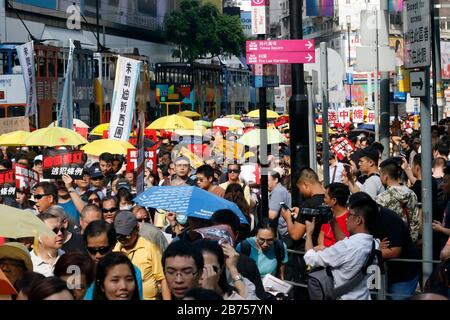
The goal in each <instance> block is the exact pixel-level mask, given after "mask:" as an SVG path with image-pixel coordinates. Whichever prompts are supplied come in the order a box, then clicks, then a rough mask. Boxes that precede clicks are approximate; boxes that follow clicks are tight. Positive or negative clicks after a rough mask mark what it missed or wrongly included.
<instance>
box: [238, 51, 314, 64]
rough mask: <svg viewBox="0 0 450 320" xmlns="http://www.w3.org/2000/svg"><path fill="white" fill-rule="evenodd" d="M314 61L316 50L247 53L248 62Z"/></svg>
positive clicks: (284, 62) (283, 62) (285, 62)
mask: <svg viewBox="0 0 450 320" xmlns="http://www.w3.org/2000/svg"><path fill="white" fill-rule="evenodd" d="M314 62H315V53H314V52H267V53H247V64H287V63H314Z"/></svg>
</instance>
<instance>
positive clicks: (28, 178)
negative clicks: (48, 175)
mask: <svg viewBox="0 0 450 320" xmlns="http://www.w3.org/2000/svg"><path fill="white" fill-rule="evenodd" d="M14 173H15V179H16V189H17V190H27V191H30V190H31V189H33V187H34V186H35V185H36V184H37V183H39V173H38V172H37V171H35V170H32V169H28V168H27V167H26V166H24V165H21V164H18V163H16V164H14Z"/></svg>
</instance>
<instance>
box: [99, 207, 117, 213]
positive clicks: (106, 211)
mask: <svg viewBox="0 0 450 320" xmlns="http://www.w3.org/2000/svg"><path fill="white" fill-rule="evenodd" d="M116 211H117V207H114V208H111V209H105V208H103V209H102V212H103V213H108V212H111V213H112V212H116Z"/></svg>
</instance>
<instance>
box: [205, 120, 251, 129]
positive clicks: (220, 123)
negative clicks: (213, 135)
mask: <svg viewBox="0 0 450 320" xmlns="http://www.w3.org/2000/svg"><path fill="white" fill-rule="evenodd" d="M213 126H214V127H223V128H245V124H244V123H242V121H241V120H236V119H234V118H219V119H216V120H215V121H214V122H213Z"/></svg>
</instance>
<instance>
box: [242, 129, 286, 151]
mask: <svg viewBox="0 0 450 320" xmlns="http://www.w3.org/2000/svg"><path fill="white" fill-rule="evenodd" d="M266 134H267V144H276V143H281V142H286V141H287V140H286V138H285V137H284V136H283V135H282V134H281V133H280V131H278V130H277V129H267V130H266ZM238 142H239V143H241V144H243V145H246V146H249V147H256V146H259V145H260V144H261V140H260V129H255V130H251V131H248V132H246V133H244V135H243V136H242V137H240V138H239V139H238Z"/></svg>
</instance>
